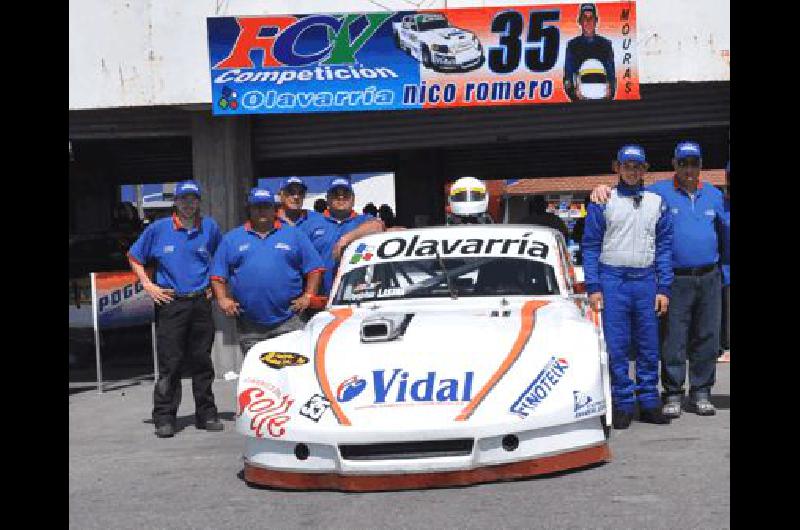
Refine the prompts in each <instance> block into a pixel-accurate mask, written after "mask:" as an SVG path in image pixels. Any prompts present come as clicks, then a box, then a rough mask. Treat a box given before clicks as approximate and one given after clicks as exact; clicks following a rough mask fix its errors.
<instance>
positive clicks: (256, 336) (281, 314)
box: [211, 188, 323, 354]
mask: <svg viewBox="0 0 800 530" xmlns="http://www.w3.org/2000/svg"><path fill="white" fill-rule="evenodd" d="M247 210H248V220H247V222H245V223H244V224H243V225H242V226H240V227H238V228H234V229H233V230H231V231H230V232H228V233H227V234H225V237H223V238H222V242H221V243H220V245H219V249H218V250H217V253H216V254H215V255H214V264H213V267H212V271H211V272H212V274H211V280H212V286H213V289H214V295H215V296H216V298H217V302H218V303H219V308H220V310H221V311H222V312H223V313H224V314H225V315H226V316H229V317H237V320H236V324H237V327H238V330H239V346H240V348H241V350H242V354H247V352H248V350H250V348H252V347H253V345H254V344H256V343H257V342H260V341H262V340H266V339H269V338H272V337H277V336H278V335H283V334H284V333H288V332H290V331H296V330H298V329H302V328H303V325H304V323H303V322H302V321H301V320H300V318H299V317H298V313H301V312H302V311H304V310H305V309H307V308H308V306H309V304H310V302H311V300H312V298H313V297H314V296H315V295H316V294H317V289H318V288H319V283H320V277H321V275H322V270H323V264H322V261H321V260H320V257H319V254H317V251H316V250H314V247H313V246H312V245H311V242H310V241H309V240H308V237H306V235H305V234H304V233H303V232H302V231H301V230H299V229H298V228H296V227H294V226H291V225H288V224H285V223H283V222H281V221H280V220H278V219H277V218H276V216H275V200H274V198H273V196H272V193H270V191H269V190H266V189H261V188H253V189H252V190H250V193H249V195H248V198H247Z"/></svg>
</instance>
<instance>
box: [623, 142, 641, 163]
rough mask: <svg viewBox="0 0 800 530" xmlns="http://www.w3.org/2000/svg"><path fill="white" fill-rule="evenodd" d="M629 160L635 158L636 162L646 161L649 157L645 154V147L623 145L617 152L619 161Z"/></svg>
mask: <svg viewBox="0 0 800 530" xmlns="http://www.w3.org/2000/svg"><path fill="white" fill-rule="evenodd" d="M629 160H633V161H634V162H646V161H647V159H646V158H645V156H644V149H642V148H641V146H638V145H633V144H630V145H623V146H622V147H621V148H620V150H619V151H618V152H617V161H618V162H628V161H629Z"/></svg>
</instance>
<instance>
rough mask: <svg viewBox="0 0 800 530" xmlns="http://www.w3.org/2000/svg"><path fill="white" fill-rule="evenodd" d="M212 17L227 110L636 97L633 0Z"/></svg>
mask: <svg viewBox="0 0 800 530" xmlns="http://www.w3.org/2000/svg"><path fill="white" fill-rule="evenodd" d="M207 23H208V50H209V64H210V69H211V92H212V108H213V113H214V115H218V116H224V115H232V114H271V113H304V112H342V111H363V110H405V109H432V108H448V107H476V106H489V105H530V104H538V103H569V102H572V101H579V100H583V101H590V100H596V101H602V100H631V99H639V69H638V55H637V52H636V2H633V1H626V2H606V3H597V4H587V3H583V4H547V5H536V6H513V7H486V8H465V9H440V10H419V11H398V12H390V13H345V14H313V15H275V16H248V17H211V18H208V19H207Z"/></svg>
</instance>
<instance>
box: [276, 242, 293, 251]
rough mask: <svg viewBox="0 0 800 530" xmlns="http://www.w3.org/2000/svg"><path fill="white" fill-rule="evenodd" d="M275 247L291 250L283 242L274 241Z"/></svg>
mask: <svg viewBox="0 0 800 530" xmlns="http://www.w3.org/2000/svg"><path fill="white" fill-rule="evenodd" d="M275 248H279V249H281V250H292V247H290V246H289V245H287V244H286V243H283V242H280V243H275Z"/></svg>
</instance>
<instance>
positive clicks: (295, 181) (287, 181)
mask: <svg viewBox="0 0 800 530" xmlns="http://www.w3.org/2000/svg"><path fill="white" fill-rule="evenodd" d="M290 184H299V185H300V186H303V189H304V190H308V186H306V183H305V182H303V179H301V178H300V177H289V178H287V179H284V181H283V182H281V187H280V188H279V189H281V190H285V189H286V188H288V187H289V185H290Z"/></svg>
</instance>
